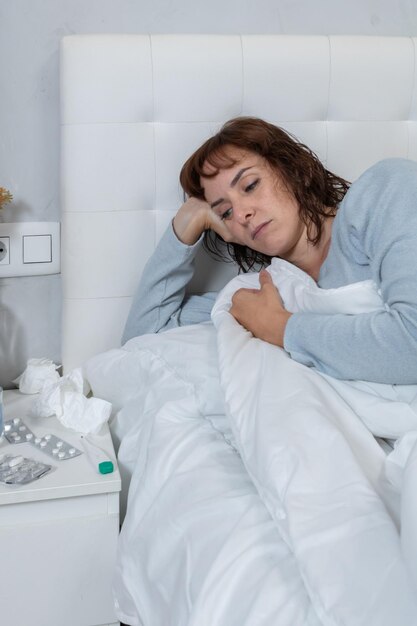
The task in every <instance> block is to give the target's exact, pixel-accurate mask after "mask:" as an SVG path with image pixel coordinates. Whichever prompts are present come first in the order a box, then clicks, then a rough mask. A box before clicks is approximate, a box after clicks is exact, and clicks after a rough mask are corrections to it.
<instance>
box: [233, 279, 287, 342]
mask: <svg viewBox="0 0 417 626" xmlns="http://www.w3.org/2000/svg"><path fill="white" fill-rule="evenodd" d="M259 284H260V289H238V290H237V291H236V293H235V294H234V296H233V298H232V307H231V309H230V311H229V312H230V313H231V314H232V315H233V317H234V318H235V319H236V320H237V321H238V322H239V324H242V326H244V327H245V328H246V329H247V330H249V331H250V332H251V333H252V335H253V336H254V337H257V338H258V339H263V340H264V341H267V342H268V343H272V344H274V345H275V346H279V347H281V348H282V347H283V346H284V332H285V327H286V325H287V322H288V320H289V318H290V317H291V313H289V312H288V311H287V310H286V309H284V306H283V304H282V300H281V296H280V295H279V292H278V289H277V288H276V287H275V285H274V283H273V282H272V278H271V276H270V274H269V273H268V272H267V271H266V270H262V271H261V272H260V274H259Z"/></svg>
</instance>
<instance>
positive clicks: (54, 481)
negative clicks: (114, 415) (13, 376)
mask: <svg viewBox="0 0 417 626" xmlns="http://www.w3.org/2000/svg"><path fill="white" fill-rule="evenodd" d="M33 399H34V397H33V396H27V395H23V394H21V393H20V392H19V391H17V390H16V391H14V390H10V391H5V392H4V394H3V402H4V420H5V421H7V420H10V419H14V418H15V417H20V418H22V420H23V422H24V423H25V424H26V425H27V426H28V427H29V428H30V429H31V430H32V431H33V432H34V434H35V436H39V437H43V436H44V435H46V434H48V433H51V434H53V435H56V436H58V437H60V438H61V439H62V440H63V441H66V442H68V443H70V444H72V445H73V446H74V447H76V448H78V449H80V450H83V446H82V443H81V436H80V434H79V433H77V432H75V431H73V430H70V429H68V428H65V427H64V426H62V424H61V423H60V422H59V421H58V420H57V419H56V418H55V417H48V418H33V417H29V416H28V411H29V408H30V405H31V403H32V402H33ZM89 438H91V439H92V440H93V441H94V442H95V443H96V444H97V445H98V446H99V447H100V448H102V449H104V450H105V451H106V452H107V453H108V455H109V460H111V461H112V462H113V464H114V468H115V469H114V471H113V472H112V473H110V474H104V475H103V474H99V473H98V472H97V471H96V470H95V469H94V467H93V465H92V463H91V461H90V459H89V457H88V456H87V455H86V454H85V453H84V452H83V454H81V455H79V456H77V457H75V458H73V459H67V460H64V461H57V460H56V459H54V458H52V457H51V456H49V455H47V454H45V453H43V452H41V450H39V449H38V448H36V447H35V446H34V445H32V444H30V443H19V444H10V443H9V442H8V441H7V440H6V439H5V438H4V440H3V441H2V442H1V443H0V454H12V455H13V456H16V455H22V456H25V457H30V458H33V459H36V460H39V461H42V462H43V463H47V464H48V465H52V466H53V467H54V469H53V470H51V471H50V472H49V473H48V474H46V475H44V476H42V477H41V478H39V479H38V480H35V481H33V482H31V483H28V484H27V485H5V484H3V483H0V505H3V504H10V503H18V502H30V501H34V500H49V499H53V498H68V497H73V496H84V495H89V494H99V493H109V492H116V491H120V486H121V483H120V474H119V471H118V468H117V463H116V458H115V454H114V450H113V445H112V441H111V436H110V432H109V429H108V426H107V425H105V426H104V427H103V428H102V431H101V432H100V434H99V435H89Z"/></svg>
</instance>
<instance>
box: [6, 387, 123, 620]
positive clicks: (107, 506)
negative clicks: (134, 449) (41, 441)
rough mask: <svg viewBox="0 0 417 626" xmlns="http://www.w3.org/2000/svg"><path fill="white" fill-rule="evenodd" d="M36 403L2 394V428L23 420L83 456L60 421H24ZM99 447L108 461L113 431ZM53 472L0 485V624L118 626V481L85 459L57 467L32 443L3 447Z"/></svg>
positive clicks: (59, 463)
mask: <svg viewBox="0 0 417 626" xmlns="http://www.w3.org/2000/svg"><path fill="white" fill-rule="evenodd" d="M31 402H33V396H24V395H22V394H20V393H19V392H18V391H6V392H4V410H5V411H4V412H5V420H9V419H13V418H15V417H21V418H23V420H24V421H25V423H26V424H27V425H28V426H29V427H30V428H31V430H32V431H33V432H34V433H35V435H39V436H41V437H42V436H44V435H46V434H47V433H51V434H53V435H57V436H59V437H60V438H62V439H63V440H64V441H68V442H69V443H71V444H72V445H74V446H75V447H77V448H79V449H81V450H82V449H83V448H82V446H81V443H80V437H79V435H78V434H77V433H75V432H74V431H71V430H68V429H66V428H64V427H63V426H62V425H61V424H60V423H59V422H58V420H56V419H55V418H47V419H33V418H29V417H27V411H28V408H29V406H30V404H31ZM103 430H104V434H103V435H101V434H100V436H96V437H95V440H96V442H97V443H98V444H99V445H100V447H101V448H104V449H105V450H106V451H107V452H109V454H110V455H111V458H112V459H113V460H114V459H115V454H114V450H113V446H112V442H111V437H110V433H109V430H108V428H107V427H106V428H105V429H103ZM0 453H1V454H3V453H7V454H13V455H17V454H21V455H23V456H27V457H32V458H36V459H38V460H42V461H43V462H44V463H48V464H52V465H53V466H55V468H56V469H55V470H54V471H52V472H50V473H49V474H47V475H45V476H43V477H42V478H40V479H39V480H36V481H34V482H32V483H29V484H27V485H21V486H7V485H4V484H3V483H0V555H1V557H0V623H1V624H4V626H98V625H110V624H111V625H113V624H118V621H117V618H116V617H115V614H114V609H113V601H112V593H111V582H112V576H113V571H114V566H115V557H116V545H117V537H118V533H119V491H120V475H119V472H118V470H117V468H115V471H114V472H113V473H111V474H106V475H100V474H98V473H96V472H95V470H94V468H93V466H92V465H91V463H90V461H89V459H88V457H87V455H86V454H82V455H80V456H78V457H76V458H74V459H68V460H65V461H54V459H52V458H51V457H49V456H46V455H45V454H44V453H42V452H41V451H40V450H38V449H37V448H35V446H33V445H31V444H29V443H22V444H15V445H12V444H9V443H8V442H7V441H5V442H4V443H2V444H0Z"/></svg>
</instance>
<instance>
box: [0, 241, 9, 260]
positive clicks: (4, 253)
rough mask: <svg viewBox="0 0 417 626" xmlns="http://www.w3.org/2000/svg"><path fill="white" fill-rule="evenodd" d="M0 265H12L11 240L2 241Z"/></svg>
mask: <svg viewBox="0 0 417 626" xmlns="http://www.w3.org/2000/svg"><path fill="white" fill-rule="evenodd" d="M0 265H10V238H9V237H2V238H1V239H0Z"/></svg>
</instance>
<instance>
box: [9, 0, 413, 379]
mask: <svg viewBox="0 0 417 626" xmlns="http://www.w3.org/2000/svg"><path fill="white" fill-rule="evenodd" d="M93 32H96V33H99V32H101V33H103V32H125V33H191V32H198V33H227V34H233V33H247V34H250V33H286V34H363V35H417V0H395V1H394V0H0V186H5V187H7V188H8V189H10V191H11V192H12V193H13V194H14V198H15V200H14V202H13V205H12V207H11V208H10V209H7V211H6V212H5V213H4V216H3V219H4V221H38V220H39V221H41V220H51V221H54V220H58V221H59V220H60V209H59V117H58V112H59V111H58V100H59V92H58V72H59V67H58V49H59V41H60V39H61V37H62V36H63V35H67V34H72V33H93ZM0 219H1V218H0ZM60 315H61V295H60V279H59V276H46V277H37V278H35V277H33V278H13V279H0V385H1V384H2V385H3V386H8V385H9V384H10V381H11V380H12V379H13V378H14V377H15V376H16V375H17V374H18V373H20V372H21V371H22V369H23V368H24V366H25V363H26V360H27V359H28V358H29V357H35V356H37V357H41V356H47V357H49V358H52V359H54V360H55V361H56V362H58V361H59V358H60Z"/></svg>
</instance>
